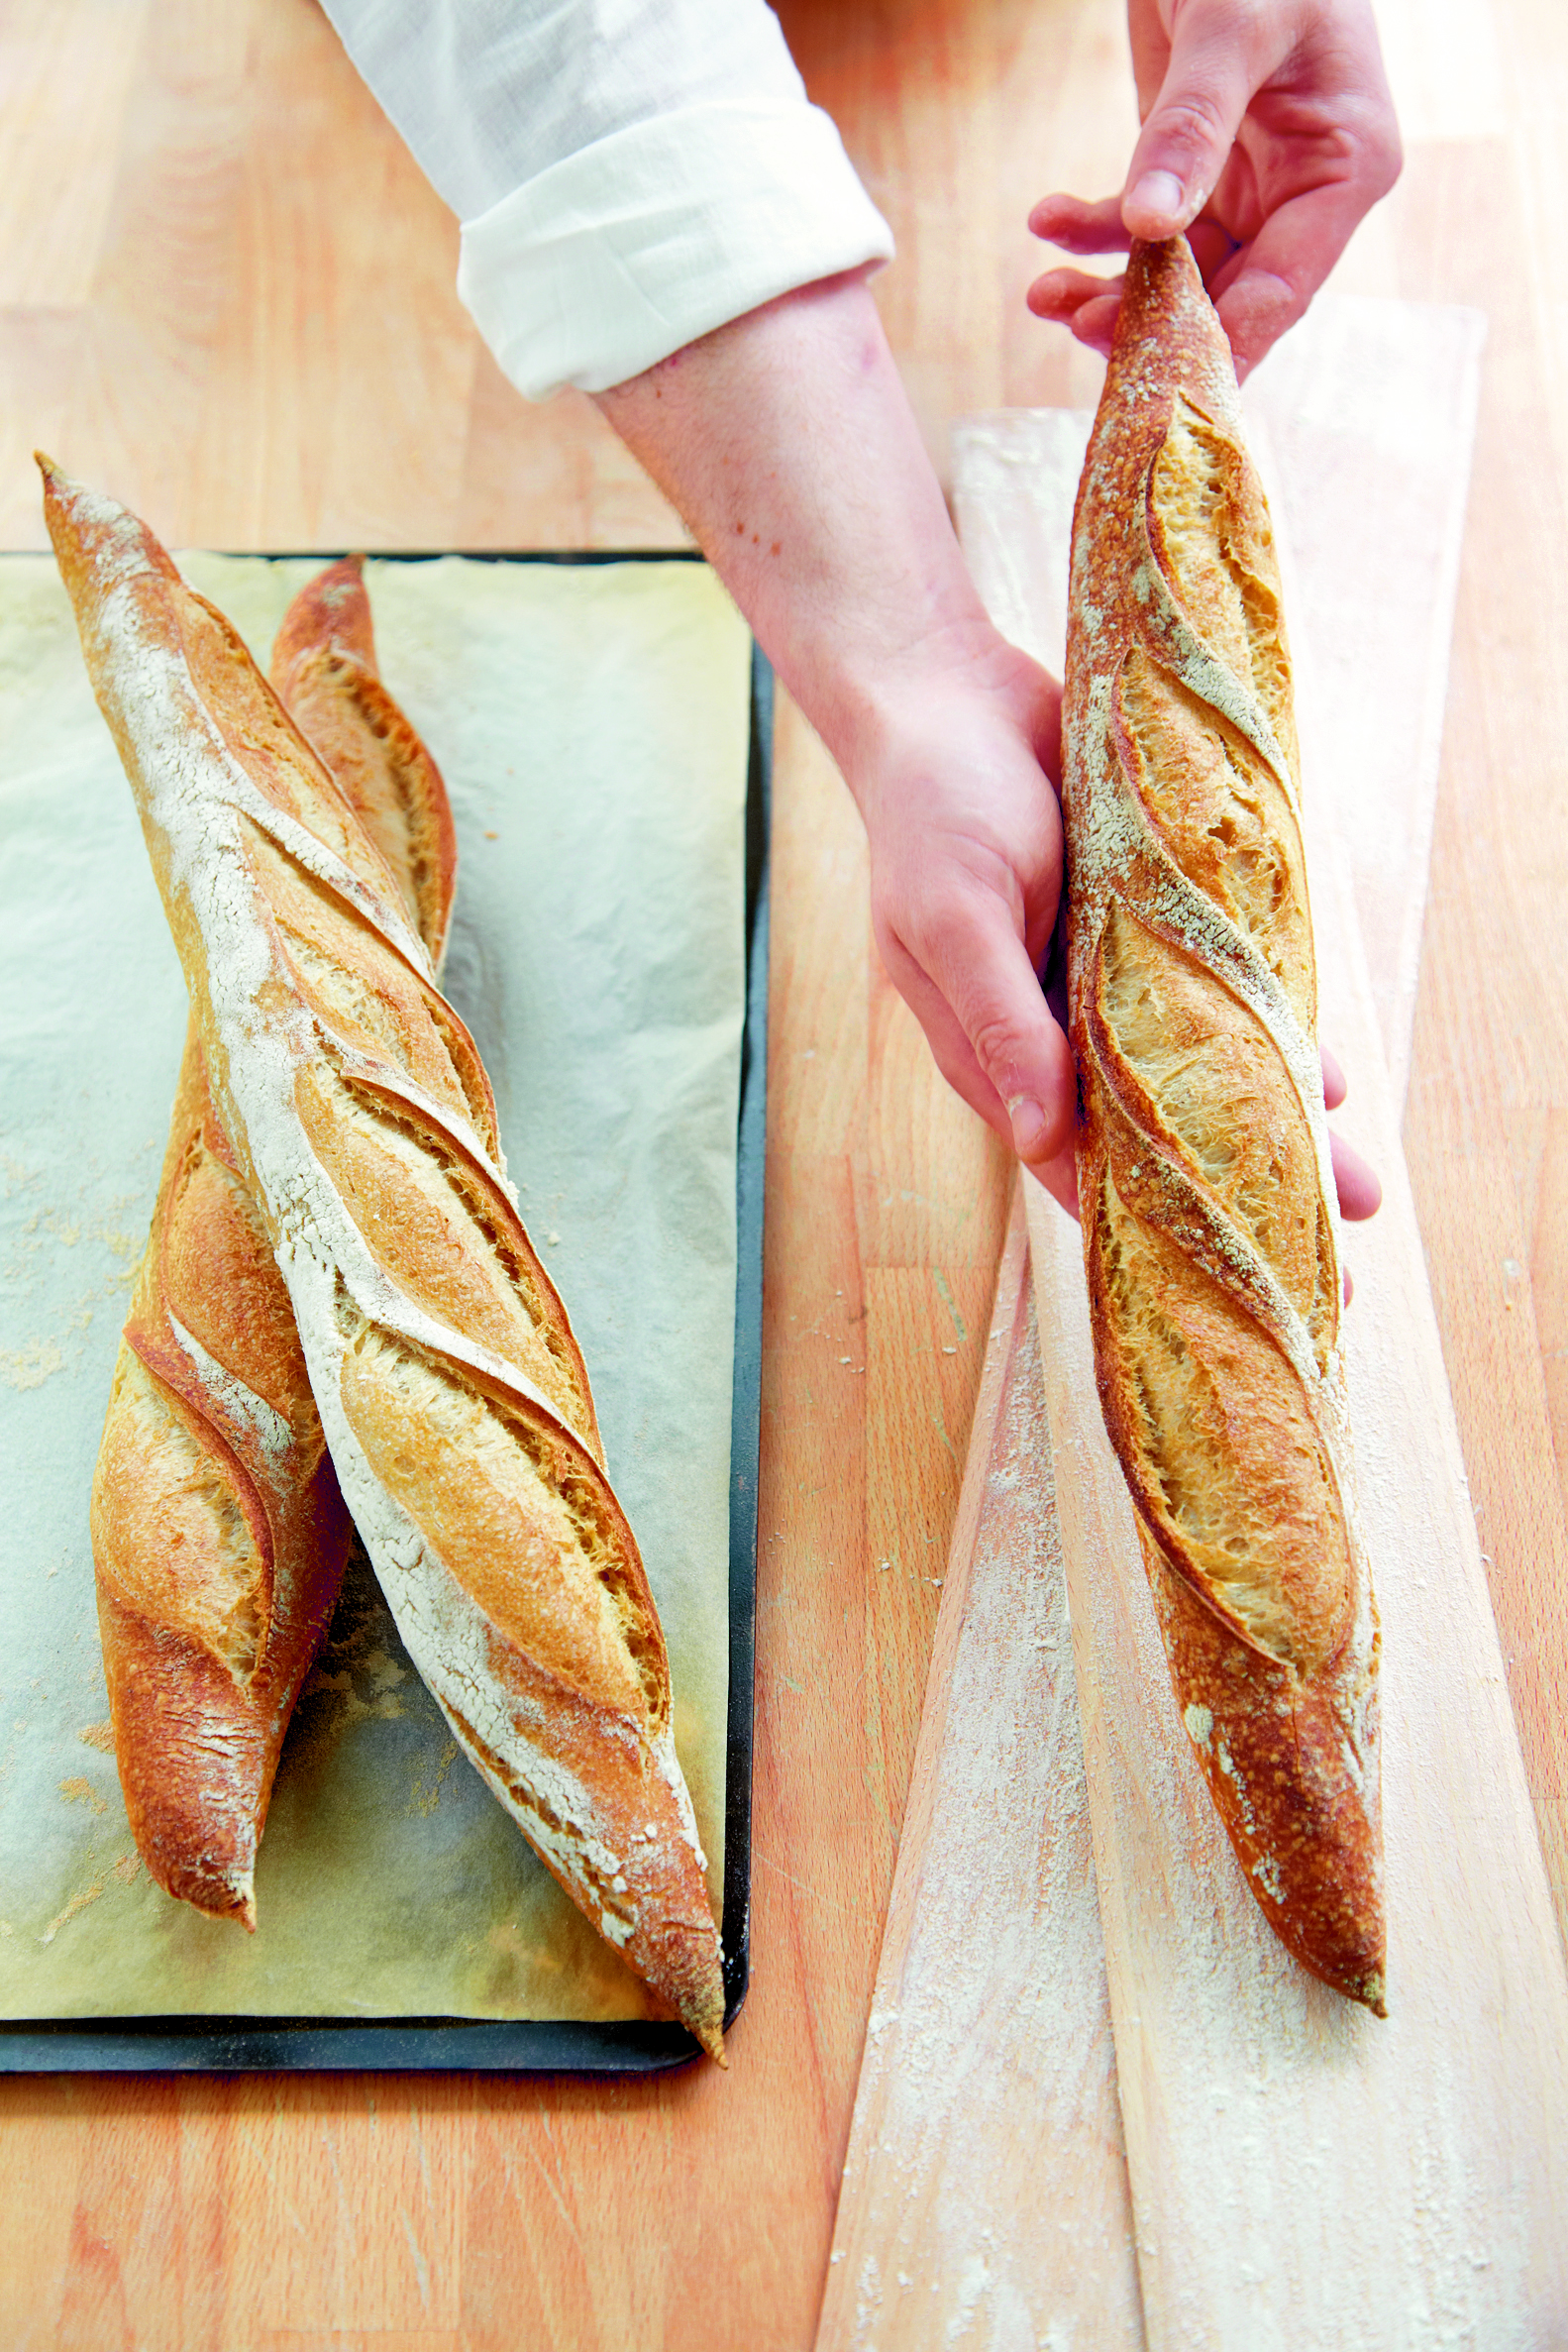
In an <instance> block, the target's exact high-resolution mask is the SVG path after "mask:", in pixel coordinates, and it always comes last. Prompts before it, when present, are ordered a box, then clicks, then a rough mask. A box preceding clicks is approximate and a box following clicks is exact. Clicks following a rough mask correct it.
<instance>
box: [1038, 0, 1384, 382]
mask: <svg viewBox="0 0 1568 2352" xmlns="http://www.w3.org/2000/svg"><path fill="white" fill-rule="evenodd" d="M1127 18H1128V27H1129V31H1130V33H1131V37H1132V62H1133V73H1134V77H1135V79H1136V82H1137V86H1138V106H1139V113H1140V115H1141V116H1142V118H1143V132H1142V136H1141V137H1140V138H1139V140H1138V144H1137V146H1136V147H1135V148H1134V150H1133V154H1132V161H1131V163H1130V165H1129V166H1128V170H1127V177H1126V183H1125V185H1124V187H1123V189H1122V192H1121V194H1120V195H1119V196H1111V197H1107V198H1106V199H1105V200H1104V201H1103V202H1101V203H1098V204H1088V203H1084V202H1082V201H1081V200H1080V199H1079V198H1078V197H1076V196H1063V195H1058V196H1047V197H1046V198H1045V199H1044V201H1043V202H1042V203H1040V204H1037V205H1036V206H1035V209H1034V211H1033V213H1032V214H1031V215H1030V218H1029V226H1030V228H1031V229H1032V230H1033V231H1034V233H1035V235H1036V236H1037V237H1042V238H1044V239H1045V240H1046V241H1047V242H1048V243H1050V244H1052V245H1059V246H1063V247H1065V248H1066V250H1067V251H1068V252H1069V253H1076V254H1096V253H1125V252H1126V250H1127V247H1128V245H1129V243H1130V242H1131V240H1132V239H1133V238H1134V237H1140V238H1149V239H1153V238H1161V237H1174V236H1177V235H1179V234H1180V233H1181V232H1182V231H1183V230H1188V231H1190V232H1191V243H1192V248H1193V252H1194V255H1195V256H1196V258H1197V261H1198V265H1199V267H1200V268H1201V269H1202V273H1203V282H1204V284H1205V285H1206V286H1207V287H1208V290H1209V293H1210V294H1211V296H1212V297H1213V299H1214V303H1215V306H1216V308H1217V309H1218V312H1219V316H1220V321H1221V323H1222V324H1223V326H1224V329H1225V332H1226V334H1227V335H1228V336H1229V338H1230V345H1231V349H1232V351H1233V352H1234V354H1235V360H1236V374H1237V375H1238V377H1241V376H1245V375H1246V374H1247V373H1248V371H1249V370H1250V369H1252V368H1255V367H1256V366H1257V364H1258V362H1259V361H1260V360H1261V359H1262V358H1263V356H1264V354H1265V353H1266V352H1267V351H1268V350H1269V349H1270V348H1271V346H1272V345H1273V344H1274V343H1275V342H1277V341H1278V339H1279V337H1280V336H1281V335H1283V334H1284V333H1285V330H1286V329H1287V327H1292V326H1294V325H1295V324H1296V321H1297V320H1298V319H1299V318H1300V317H1301V316H1302V313H1303V312H1304V311H1305V310H1306V308H1307V304H1308V303H1309V302H1310V300H1311V298H1312V296H1313V295H1314V294H1315V293H1316V291H1317V289H1318V287H1319V286H1320V285H1321V284H1322V282H1323V279H1324V278H1325V277H1326V276H1327V274H1328V272H1329V270H1330V269H1331V268H1332V267H1333V266H1334V264H1335V262H1337V261H1338V259H1339V256H1340V255H1341V254H1342V253H1343V251H1344V249H1345V247H1346V245H1347V244H1348V243H1349V240H1350V235H1351V232H1352V230H1354V229H1355V227H1356V225H1357V224H1358V222H1359V221H1360V220H1361V219H1362V217H1363V215H1364V214H1365V213H1367V212H1368V211H1370V209H1371V207H1372V206H1373V205H1374V204H1375V203H1376V202H1377V200H1378V198H1379V197H1380V196H1386V195H1387V194H1388V191H1389V189H1390V188H1391V187H1392V186H1393V185H1394V182H1395V180H1396V179H1397V178H1398V177H1399V171H1400V163H1401V153H1400V138H1399V128H1398V125H1397V124H1396V122H1395V119H1394V104H1393V100H1392V99H1391V98H1390V96H1389V87H1388V82H1387V80H1386V79H1385V77H1384V72H1383V59H1382V55H1381V53H1380V52H1379V49H1378V37H1377V31H1376V28H1375V26H1374V24H1373V21H1372V12H1371V8H1370V5H1369V0H1128V9H1127ZM1120 291H1121V281H1120V279H1119V278H1111V279H1105V278H1100V277H1093V276H1090V275H1089V274H1088V273H1087V272H1085V271H1083V270H1079V269H1050V270H1047V271H1046V273H1045V275H1044V276H1043V277H1040V278H1037V279H1036V280H1035V282H1034V284H1033V285H1032V286H1031V287H1030V289H1029V307H1030V309H1031V310H1033V311H1034V312H1036V313H1037V315H1038V316H1039V317H1041V318H1051V319H1056V320H1058V321H1060V322H1061V324H1063V325H1064V326H1067V327H1070V328H1071V329H1072V331H1073V333H1074V334H1075V335H1076V336H1077V337H1078V339H1079V341H1080V342H1081V343H1088V344H1092V345H1093V346H1094V347H1095V348H1096V349H1097V350H1098V351H1108V350H1109V348H1110V337H1111V331H1112V329H1113V328H1114V326H1115V320H1116V304H1117V301H1118V299H1119V296H1120Z"/></svg>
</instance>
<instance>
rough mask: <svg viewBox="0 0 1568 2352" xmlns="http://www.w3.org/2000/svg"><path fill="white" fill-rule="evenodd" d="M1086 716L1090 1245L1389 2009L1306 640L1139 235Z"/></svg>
mask: <svg viewBox="0 0 1568 2352" xmlns="http://www.w3.org/2000/svg"><path fill="white" fill-rule="evenodd" d="M1064 732H1065V738H1066V769H1067V783H1066V822H1067V835H1068V858H1069V872H1070V881H1071V902H1070V956H1069V964H1070V973H1069V979H1070V997H1071V1004H1072V1023H1073V1042H1074V1047H1075V1051H1076V1054H1077V1057H1078V1063H1079V1071H1080V1089H1081V1098H1082V1110H1083V1120H1082V1124H1081V1131H1080V1146H1079V1177H1080V1195H1081V1199H1082V1201H1083V1226H1084V1253H1085V1267H1086V1273H1087V1277H1088V1283H1089V1290H1090V1299H1091V1308H1092V1315H1093V1321H1094V1331H1095V1353H1096V1369H1097V1375H1098V1385H1099V1391H1100V1400H1101V1404H1102V1406H1103V1408H1104V1414H1105V1423H1106V1428H1107V1431H1108V1434H1109V1436H1110V1439H1111V1442H1112V1444H1113V1445H1114V1447H1115V1449H1116V1452H1117V1454H1118V1456H1119V1458H1120V1461H1121V1464H1122V1468H1123V1471H1124V1473H1125V1475H1126V1478H1127V1482H1128V1486H1129V1489H1130V1491H1131V1494H1132V1498H1133V1502H1134V1505H1135V1507H1136V1511H1137V1517H1138V1526H1139V1536H1140V1541H1141V1543H1142V1547H1143V1552H1144V1558H1145V1564H1146V1566H1147V1568H1148V1572H1149V1578H1150V1584H1151V1589H1152V1592H1153V1597H1154V1602H1155V1608H1156V1613H1157V1616H1158V1618H1159V1621H1160V1625H1161V1630H1162V1633H1163V1635H1164V1638H1165V1643H1166V1650H1167V1656H1168V1658H1169V1661H1170V1667H1171V1674H1172V1680H1173V1682H1174V1684H1175V1687H1176V1693H1177V1697H1178V1701H1179V1703H1180V1706H1181V1709H1182V1713H1183V1719H1184V1721H1185V1724H1186V1727H1187V1730H1188V1733H1189V1736H1190V1738H1191V1740H1192V1742H1193V1745H1194V1748H1195V1751H1196V1752H1197V1755H1198V1758H1199V1761H1200V1763H1201V1764H1202V1769H1203V1771H1204V1774H1205V1776H1206V1778H1207V1781H1208V1785H1209V1789H1210V1792H1211V1794H1212V1796H1213V1799H1214V1802H1215V1805H1216V1807H1217V1809H1218V1811H1219V1813H1220V1816H1221V1818H1222V1820H1223V1822H1224V1825H1225V1828H1226V1831H1227V1833H1228V1834H1229V1837H1230V1839H1231V1843H1232V1845H1233V1846H1234V1848H1235V1850H1236V1853H1237V1856H1238V1858H1239V1859H1240V1861H1241V1863H1242V1866H1243V1868H1244V1870H1245V1871H1246V1872H1247V1875H1248V1881H1249V1884H1250V1885H1251V1887H1252V1890H1253V1892H1254V1894H1255V1896H1256V1898H1257V1900H1258V1902H1259V1904H1260V1907H1261V1908H1262V1909H1263V1911H1264V1913H1265V1915H1266V1916H1267V1917H1268V1918H1269V1920H1270V1922H1271V1924H1272V1925H1273V1926H1274V1927H1275V1929H1276V1931H1277V1932H1278V1933H1279V1934H1280V1936H1281V1937H1282V1939H1283V1940H1284V1941H1285V1943H1286V1944H1287V1945H1288V1946H1289V1947H1290V1949H1291V1950H1292V1951H1293V1952H1294V1953H1295V1954H1296V1955H1297V1957H1298V1958H1299V1959H1300V1960H1302V1961H1303V1962H1304V1963H1305V1965H1306V1966H1307V1967H1308V1968H1309V1969H1311V1970H1312V1971H1313V1972H1314V1973H1315V1974H1317V1975H1318V1976H1320V1977H1322V1978H1324V1979H1325V1981H1327V1982H1328V1983H1330V1984H1333V1985H1335V1986H1336V1987H1337V1989H1339V1990H1340V1991H1343V1992H1346V1993H1348V1994H1350V1995H1352V1996H1353V1997H1355V1998H1357V1999H1360V2000H1362V2001H1364V2002H1366V2004H1367V2005H1368V2006H1369V2007H1371V2008H1373V2009H1375V2010H1378V2011H1379V2012H1381V2011H1382V2009H1383V2005H1384V1922H1383V1906H1382V1891H1381V1834H1380V1823H1379V1791H1378V1764H1377V1679H1376V1669H1377V1645H1378V1635H1377V1618H1376V1610H1375V1607H1374V1604H1373V1598H1372V1588H1371V1580H1370V1577H1369V1574H1368V1571H1367V1566H1366V1561H1365V1558H1364V1556H1363V1554H1362V1550H1361V1546H1360V1543H1359V1539H1358V1536H1357V1532H1356V1525H1355V1507H1354V1486H1353V1477H1352V1461H1351V1448H1350V1436H1349V1429H1348V1422H1347V1415H1346V1402H1345V1396H1346V1392H1345V1376H1344V1361H1343V1350H1342V1343H1341V1334H1340V1318H1341V1297H1340V1273H1339V1252H1338V1225H1337V1203H1336V1199H1335V1194H1334V1188H1333V1178H1332V1169H1331V1162H1330V1157H1329V1147H1328V1131H1327V1123H1326V1120H1325V1118H1324V1114H1323V1104H1322V1084H1321V1074H1320V1066H1319V1063H1318V1058H1317V1052H1316V1046H1315V1041H1314V1036H1313V1029H1314V1023H1315V995H1316V983H1315V973H1314V968H1313V962H1312V947H1311V932H1310V919H1309V912H1308V903H1307V875H1306V868H1305V862H1304V858H1303V850H1302V832H1301V819H1300V787H1299V781H1298V766H1299V762H1298V754H1297V748H1296V735H1295V725H1294V718H1293V715H1292V705H1291V683H1290V657H1289V651H1288V648H1287V645H1286V639H1285V631H1284V621H1283V614H1282V610H1281V602H1280V594H1279V585H1278V574H1277V567H1276V565H1275V561H1274V557H1273V549H1272V540H1271V537H1270V531H1269V523H1268V515H1267V509H1266V507H1265V505H1264V502H1263V498H1262V493H1261V490H1260V489H1259V487H1258V485H1257V482H1256V478H1255V477H1254V476H1253V474H1252V472H1251V469H1250V466H1249V463H1248V460H1247V458H1246V454H1245V451H1244V449H1243V447H1242V442H1241V434H1240V421H1239V411H1238V406H1237V401H1236V395H1235V383H1234V376H1233V374H1232V372H1231V368H1230V361H1229V354H1228V350H1227V349H1226V346H1225V343H1224V338H1223V334H1222V332H1221V330H1220V328H1219V326H1218V323H1217V321H1216V319H1215V318H1214V315H1213V312H1212V310H1211V308H1210V306H1209V304H1208V302H1207V299H1206V297H1205V296H1204V294H1203V292H1202V286H1201V283H1200V281H1199V278H1198V274H1197V270H1196V267H1195V266H1194V264H1193V262H1192V258H1191V255H1190V253H1189V251H1188V248H1187V246H1186V244H1185V242H1184V241H1180V240H1178V241H1174V242H1173V243H1171V244H1170V245H1166V246H1158V247H1135V248H1134V253H1133V257H1132V260H1131V263H1130V264H1129V268H1128V276H1127V284H1126V292H1125V294H1124V296H1123V299H1122V304H1121V310H1120V316H1119V319H1118V324H1117V330H1116V343H1115V349H1114V352H1113V354H1112V358H1111V364H1110V368H1109V370H1108V372H1107V375H1106V381H1105V388H1104V393H1103V395H1102V398H1101V402H1100V407H1099V411H1098V416H1097V419H1096V425H1095V431H1094V434H1093V436H1092V438H1091V442H1090V448H1089V454H1088V458H1087V460H1086V464H1085V470H1084V479H1083V482H1082V485H1081V487H1080V491H1079V500H1078V507H1077V512H1076V514H1075V518H1074V535H1073V581H1072V594H1071V622H1070V630H1069V643H1068V675H1067V690H1066V706H1065V722H1064Z"/></svg>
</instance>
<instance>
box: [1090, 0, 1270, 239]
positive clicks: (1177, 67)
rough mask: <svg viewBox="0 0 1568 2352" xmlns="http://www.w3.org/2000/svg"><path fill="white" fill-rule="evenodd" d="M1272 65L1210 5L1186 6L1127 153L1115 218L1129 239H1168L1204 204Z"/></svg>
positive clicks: (1229, 17)
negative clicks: (1150, 101) (1153, 96)
mask: <svg viewBox="0 0 1568 2352" xmlns="http://www.w3.org/2000/svg"><path fill="white" fill-rule="evenodd" d="M1279 62H1280V60H1279V58H1278V57H1277V56H1275V55H1273V54H1271V53H1266V52H1263V51H1260V50H1259V48H1258V45H1257V42H1256V41H1255V40H1253V39H1249V38H1248V30H1247V26H1246V23H1245V20H1243V22H1242V24H1241V25H1240V26H1239V27H1238V25H1237V23H1236V21H1235V11H1234V10H1233V9H1231V8H1229V7H1227V6H1224V5H1221V4H1216V0H1192V4H1191V5H1190V6H1189V7H1187V8H1185V9H1184V10H1183V11H1182V13H1181V14H1180V16H1178V18H1177V20H1176V23H1175V26H1174V27H1173V29H1172V39H1171V57H1170V63H1169V64H1168V65H1167V67H1166V69H1165V79H1164V81H1163V82H1162V83H1161V85H1160V94H1159V96H1158V97H1157V98H1156V100H1155V102H1154V105H1153V107H1152V108H1151V109H1150V112H1149V118H1148V121H1147V122H1146V123H1145V124H1144V126H1143V130H1142V132H1141V134H1140V135H1139V139H1138V144H1137V146H1136V147H1135V148H1134V149H1133V151H1132V161H1131V163H1130V164H1129V165H1128V167H1127V182H1126V186H1125V188H1124V190H1123V192H1122V201H1121V217H1122V220H1123V222H1124V223H1125V225H1126V227H1127V228H1128V229H1129V230H1130V231H1131V232H1132V234H1133V236H1134V237H1150V238H1157V237H1175V236H1177V235H1178V234H1179V233H1180V232H1181V231H1182V230H1183V229H1185V228H1186V227H1187V225H1188V223H1189V222H1190V221H1191V220H1193V219H1195V218H1196V216H1197V215H1198V214H1199V213H1200V212H1201V211H1202V208H1203V206H1204V204H1205V203H1206V202H1207V201H1208V197H1209V194H1210V192H1211V191H1212V189H1213V186H1214V183H1215V181H1216V180H1217V179H1218V177H1219V175H1220V173H1221V171H1223V169H1224V167H1225V162H1226V159H1227V158H1228V157H1229V154H1230V150H1231V147H1232V145H1233V143H1234V141H1235V136H1236V133H1237V131H1238V130H1239V129H1240V127H1241V118H1242V116H1243V115H1244V114H1245V113H1246V111H1247V108H1248V106H1249V105H1250V104H1251V101H1252V95H1253V92H1254V91H1255V90H1256V89H1257V88H1258V87H1259V86H1260V84H1261V83H1262V82H1263V81H1264V80H1265V79H1266V77H1267V75H1268V74H1269V73H1271V72H1272V71H1273V70H1274V68H1275V66H1276V65H1277V64H1278V63H1279Z"/></svg>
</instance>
